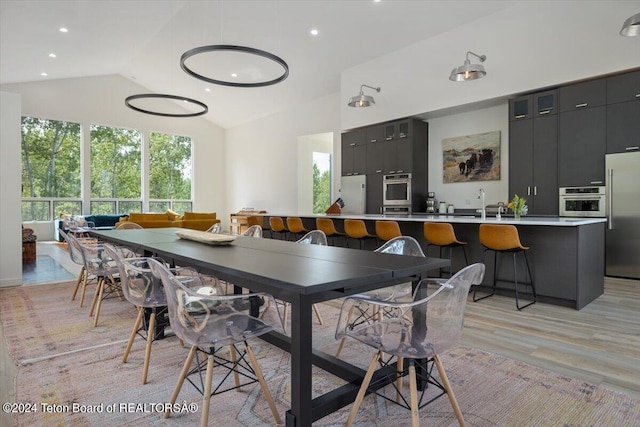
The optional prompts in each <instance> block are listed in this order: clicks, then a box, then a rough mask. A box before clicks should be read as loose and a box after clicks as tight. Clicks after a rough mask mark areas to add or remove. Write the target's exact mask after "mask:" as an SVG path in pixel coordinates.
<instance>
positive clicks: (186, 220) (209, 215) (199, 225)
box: [175, 212, 220, 231]
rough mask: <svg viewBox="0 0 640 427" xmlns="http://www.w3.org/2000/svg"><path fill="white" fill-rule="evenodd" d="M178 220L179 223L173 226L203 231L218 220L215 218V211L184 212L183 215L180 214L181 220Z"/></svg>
mask: <svg viewBox="0 0 640 427" xmlns="http://www.w3.org/2000/svg"><path fill="white" fill-rule="evenodd" d="M176 222H178V221H176ZM179 222H180V225H176V226H175V227H182V228H190V229H192V230H202V231H205V230H208V229H209V228H210V227H211V226H212V225H213V224H217V223H219V222H220V220H219V219H218V218H217V215H216V212H185V213H184V215H182V220H180V221H179Z"/></svg>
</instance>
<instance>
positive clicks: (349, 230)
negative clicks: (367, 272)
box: [344, 219, 378, 249]
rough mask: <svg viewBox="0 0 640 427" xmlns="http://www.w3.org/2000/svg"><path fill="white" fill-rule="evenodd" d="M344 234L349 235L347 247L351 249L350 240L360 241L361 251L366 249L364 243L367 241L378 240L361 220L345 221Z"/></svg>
mask: <svg viewBox="0 0 640 427" xmlns="http://www.w3.org/2000/svg"><path fill="white" fill-rule="evenodd" d="M344 232H345V233H346V234H347V247H349V239H354V240H357V241H359V242H360V249H364V242H365V241H366V240H372V239H377V238H378V236H376V235H375V234H370V233H369V231H368V230H367V226H366V224H365V223H364V221H363V220H361V219H345V220H344Z"/></svg>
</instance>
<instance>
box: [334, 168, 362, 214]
mask: <svg viewBox="0 0 640 427" xmlns="http://www.w3.org/2000/svg"><path fill="white" fill-rule="evenodd" d="M366 183H367V177H366V176H365V175H354V176H343V177H342V179H341V181H340V198H341V199H342V201H343V202H344V207H343V208H342V213H345V214H364V212H365V210H366V208H367V203H366V202H367V199H366V197H367V184H366Z"/></svg>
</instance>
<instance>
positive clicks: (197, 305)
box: [149, 259, 284, 427]
mask: <svg viewBox="0 0 640 427" xmlns="http://www.w3.org/2000/svg"><path fill="white" fill-rule="evenodd" d="M149 266H150V267H151V271H152V272H153V274H154V275H155V276H156V277H159V278H160V279H161V280H162V284H163V286H164V290H165V294H166V296H167V304H168V308H169V318H170V322H171V327H172V329H173V331H174V332H175V334H176V335H177V336H178V337H179V338H180V339H182V340H183V341H184V342H186V343H187V344H189V345H191V349H190V351H189V354H188V356H187V359H186V361H185V363H184V366H183V368H182V372H181V373H180V377H179V378H178V382H177V384H176V388H175V389H174V391H173V394H172V395H171V398H170V400H169V403H170V404H174V403H175V401H176V399H177V398H178V394H179V393H180V390H181V388H182V384H183V383H184V380H185V379H187V380H188V381H189V382H191V384H193V385H194V386H195V387H196V388H198V386H197V385H196V384H202V385H203V387H202V389H200V388H198V390H199V391H200V392H201V393H202V394H203V403H202V408H201V409H202V416H201V420H200V425H201V426H203V427H204V426H206V425H207V422H208V418H209V402H210V398H211V396H213V395H216V394H219V393H223V392H225V391H229V390H233V389H237V388H239V387H241V386H245V385H248V384H253V383H255V382H259V383H260V387H261V389H262V392H263V394H264V395H265V398H266V400H267V403H268V405H269V408H270V409H271V412H272V414H273V417H274V419H275V422H276V424H282V419H281V418H280V415H279V414H278V411H277V409H276V406H275V402H274V400H273V398H272V397H271V393H270V392H269V389H268V387H267V383H266V381H265V380H264V377H263V375H262V371H261V370H260V366H259V365H258V361H257V359H256V357H255V355H254V353H253V351H252V349H251V346H250V345H249V343H248V342H247V340H249V339H251V338H254V337H258V336H260V335H263V334H266V333H268V332H271V331H278V332H281V333H284V328H283V325H282V319H281V318H280V315H279V314H278V309H277V305H276V303H275V300H274V299H273V296H271V295H269V294H266V293H249V294H233V295H224V294H223V292H222V288H221V287H220V286H219V285H218V284H213V285H212V286H208V285H205V284H204V283H203V282H202V281H201V280H200V279H199V278H198V277H197V276H195V277H193V278H192V279H191V280H190V281H185V282H181V281H180V279H179V278H178V277H176V276H174V275H173V274H171V271H169V269H167V268H166V267H165V266H164V265H162V263H160V262H158V261H156V260H154V259H149ZM267 302H269V303H267ZM239 343H244V348H245V350H244V351H241V350H240V348H239V346H238V344H239ZM225 346H230V355H231V357H230V358H229V359H227V358H226V357H225V356H224V355H222V354H221V352H220V351H219V350H220V349H221V348H222V347H225ZM201 354H202V355H206V358H203V359H202V360H200V355H201ZM194 357H196V363H195V365H196V366H195V368H193V369H190V368H191V364H192V362H193V359H194ZM205 365H206V372H205V379H203V378H202V371H203V370H204V366H205ZM214 365H215V366H216V367H217V366H220V367H222V368H225V369H227V370H229V371H230V372H233V373H234V379H235V381H236V384H235V386H234V387H229V388H224V387H225V383H224V379H226V378H227V376H225V377H224V379H223V383H222V384H219V385H217V386H216V387H215V388H214V389H213V390H212V378H213V368H214ZM238 374H241V375H242V376H243V378H248V379H249V382H248V383H245V384H238V382H239V378H238V376H239V375H238ZM191 375H198V379H197V380H194V381H191V380H190V379H189V376H191ZM169 415H170V412H169V411H168V410H167V412H165V418H168V417H169Z"/></svg>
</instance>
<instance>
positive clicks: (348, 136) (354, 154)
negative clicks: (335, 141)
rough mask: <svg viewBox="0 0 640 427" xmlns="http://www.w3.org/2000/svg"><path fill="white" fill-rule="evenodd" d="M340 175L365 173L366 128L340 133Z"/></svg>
mask: <svg viewBox="0 0 640 427" xmlns="http://www.w3.org/2000/svg"><path fill="white" fill-rule="evenodd" d="M341 151H342V153H341V154H342V176H351V175H362V174H365V173H366V164H367V145H366V130H365V129H355V130H352V131H349V132H345V133H343V134H342V150H341Z"/></svg>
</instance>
